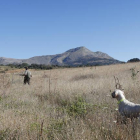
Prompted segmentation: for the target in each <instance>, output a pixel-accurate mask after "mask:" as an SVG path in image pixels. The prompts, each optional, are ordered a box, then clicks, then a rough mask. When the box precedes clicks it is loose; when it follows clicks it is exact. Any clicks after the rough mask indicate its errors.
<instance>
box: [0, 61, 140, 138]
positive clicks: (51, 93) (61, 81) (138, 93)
mask: <svg viewBox="0 0 140 140" xmlns="http://www.w3.org/2000/svg"><path fill="white" fill-rule="evenodd" d="M131 68H135V70H140V65H139V63H131V64H121V65H111V66H100V67H85V68H72V69H57V70H47V71H32V75H33V77H32V79H31V85H30V86H28V85H23V77H20V76H18V75H14V74H13V72H11V71H10V72H7V73H6V74H2V73H1V75H0V89H1V90H0V95H1V96H0V97H1V98H0V139H14V138H16V139H18V138H19V139H20V140H25V139H31V140H35V139H45V140H47V139H48V140H53V139H54V140H57V139H58V140H75V139H76V140H82V139H83V140H103V139H106V140H115V139H117V140H124V139H127V140H132V139H134V138H135V139H136V138H137V139H140V134H138V133H137V132H138V131H139V126H134V127H133V125H132V123H128V124H127V125H124V124H116V123H114V121H116V119H117V116H119V115H118V114H117V111H115V109H116V108H117V101H116V100H115V99H112V97H111V96H110V94H111V92H112V91H114V89H115V81H114V76H117V77H118V78H119V80H120V83H121V84H122V86H123V88H124V89H125V93H126V97H127V99H128V100H130V101H133V102H135V103H140V75H139V73H138V74H137V75H136V76H133V77H131V75H132V71H131V70H130V69H131ZM134 128H137V131H136V130H135V129H134Z"/></svg>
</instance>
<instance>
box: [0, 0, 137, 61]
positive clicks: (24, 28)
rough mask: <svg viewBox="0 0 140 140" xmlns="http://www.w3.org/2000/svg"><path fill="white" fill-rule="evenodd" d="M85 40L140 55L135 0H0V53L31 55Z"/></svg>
mask: <svg viewBox="0 0 140 140" xmlns="http://www.w3.org/2000/svg"><path fill="white" fill-rule="evenodd" d="M79 46H85V47H86V48H88V49H89V50H91V51H93V52H96V51H101V52H104V53H107V54H109V55H110V56H112V57H113V58H115V59H118V60H121V61H127V60H129V59H131V58H140V1H139V0H0V57H8V58H30V57H33V56H40V55H52V54H59V53H63V52H65V51H67V50H68V49H71V48H76V47H79Z"/></svg>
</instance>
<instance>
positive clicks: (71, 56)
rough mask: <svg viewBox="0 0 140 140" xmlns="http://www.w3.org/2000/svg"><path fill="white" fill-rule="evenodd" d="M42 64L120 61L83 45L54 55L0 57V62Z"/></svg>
mask: <svg viewBox="0 0 140 140" xmlns="http://www.w3.org/2000/svg"><path fill="white" fill-rule="evenodd" d="M21 63H28V64H44V65H59V66H78V65H108V64H116V63H121V61H119V60H116V59H114V58H113V57H110V56H109V55H108V54H106V53H103V52H100V51H96V52H92V51H90V50H89V49H87V48H86V47H84V46H81V47H77V48H73V49H69V50H67V51H66V52H64V53H61V54H55V55H42V56H34V57H31V58H28V59H14V58H5V57H0V64H3V65H7V64H21Z"/></svg>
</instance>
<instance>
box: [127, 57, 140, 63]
mask: <svg viewBox="0 0 140 140" xmlns="http://www.w3.org/2000/svg"><path fill="white" fill-rule="evenodd" d="M139 61H140V59H139V58H133V59H130V60H128V61H127V62H128V63H129V62H139Z"/></svg>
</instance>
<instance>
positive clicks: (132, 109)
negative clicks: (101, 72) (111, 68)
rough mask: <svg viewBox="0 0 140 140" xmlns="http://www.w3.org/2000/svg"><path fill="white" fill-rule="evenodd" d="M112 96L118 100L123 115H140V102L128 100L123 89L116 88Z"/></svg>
mask: <svg viewBox="0 0 140 140" xmlns="http://www.w3.org/2000/svg"><path fill="white" fill-rule="evenodd" d="M112 97H113V98H116V99H117V100H118V106H119V112H120V114H121V115H122V116H124V117H126V118H131V119H133V118H139V117H140V104H134V103H132V102H130V101H128V100H126V99H125V96H124V92H123V91H121V90H119V89H116V90H115V91H114V92H113V93H112Z"/></svg>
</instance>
